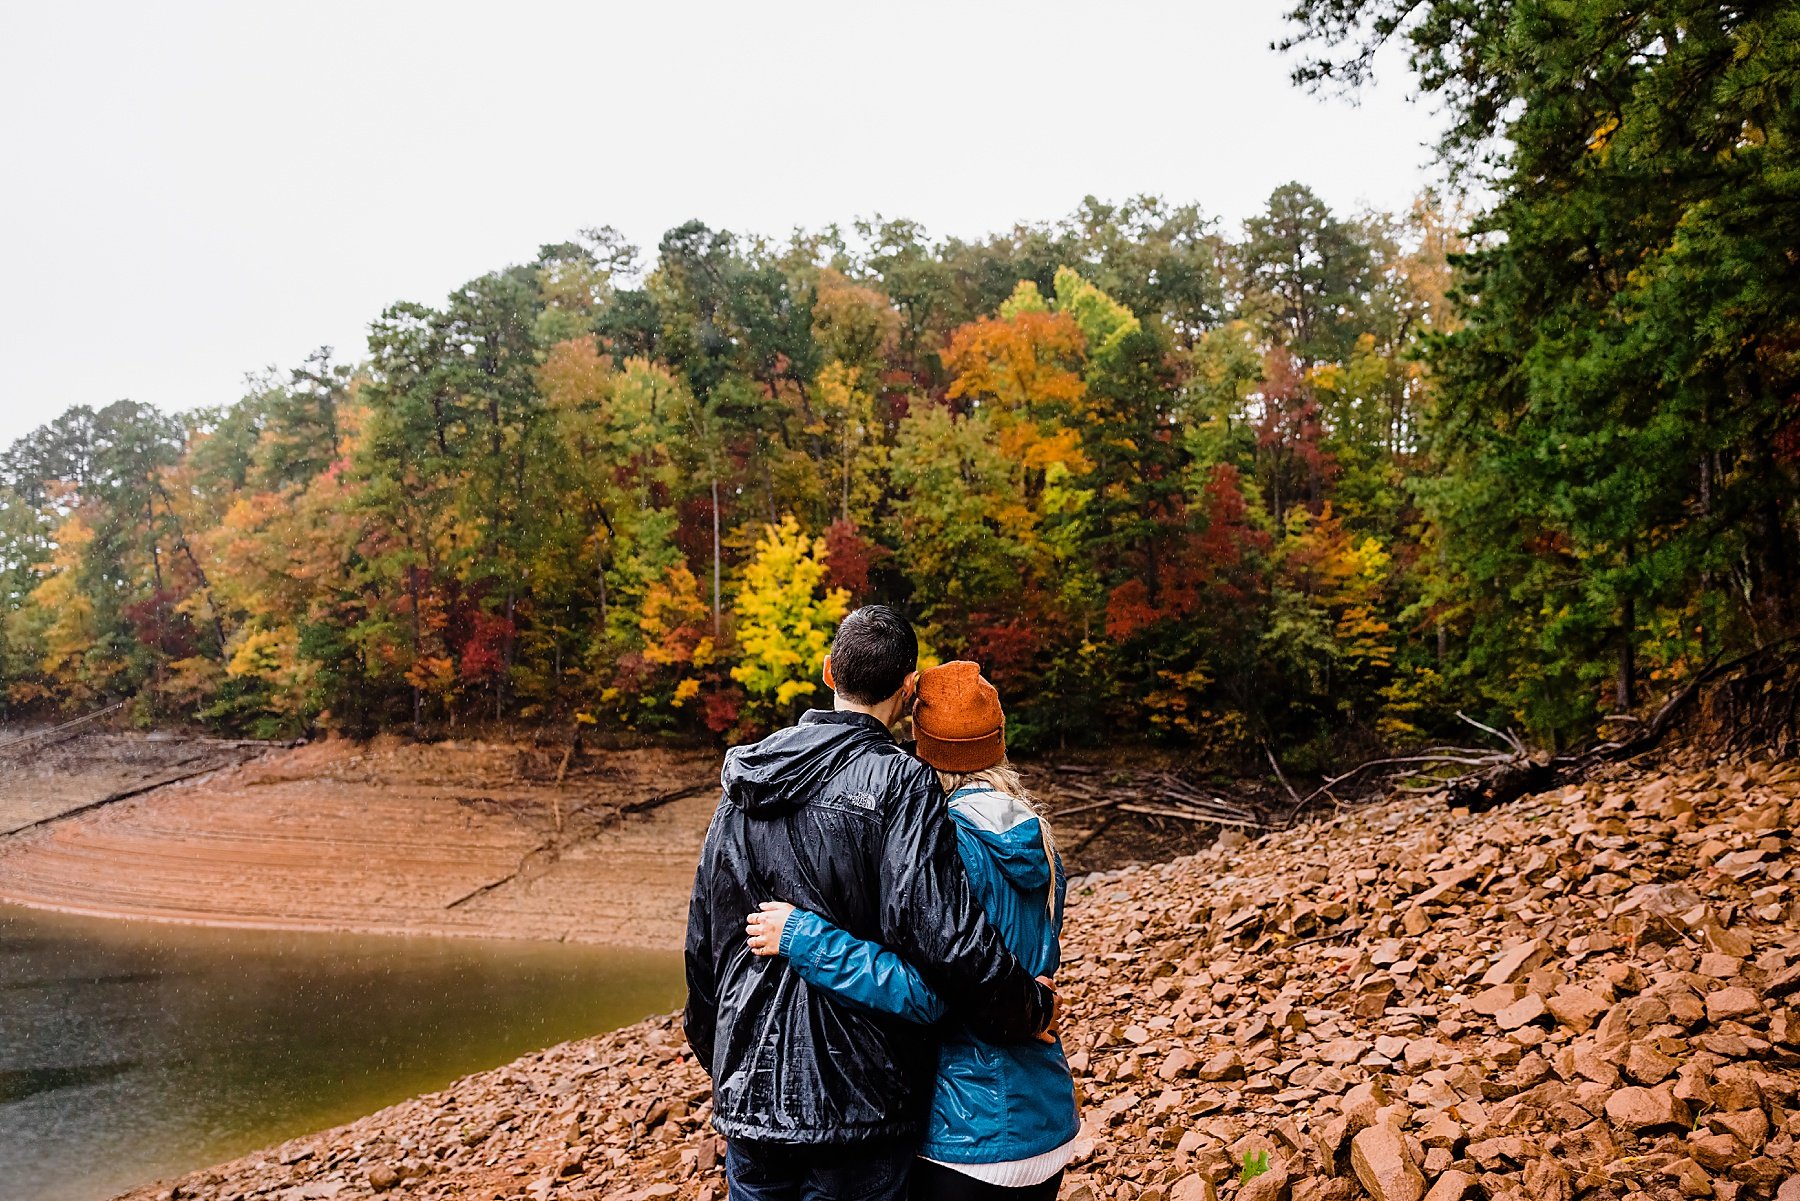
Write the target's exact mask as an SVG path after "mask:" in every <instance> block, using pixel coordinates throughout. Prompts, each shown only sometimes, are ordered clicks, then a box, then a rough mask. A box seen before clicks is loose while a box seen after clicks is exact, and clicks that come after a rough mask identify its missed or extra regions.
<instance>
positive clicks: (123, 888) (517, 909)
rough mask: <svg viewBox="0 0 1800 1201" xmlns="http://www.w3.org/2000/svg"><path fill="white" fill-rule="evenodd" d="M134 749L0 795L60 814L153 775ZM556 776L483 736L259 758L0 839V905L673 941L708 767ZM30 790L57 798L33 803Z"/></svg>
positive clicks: (712, 770)
mask: <svg viewBox="0 0 1800 1201" xmlns="http://www.w3.org/2000/svg"><path fill="white" fill-rule="evenodd" d="M141 745H142V746H145V747H149V746H153V745H155V744H151V743H148V742H145V743H142V744H141ZM163 745H164V746H165V747H166V746H172V745H174V744H163ZM148 753H149V752H147V751H136V752H134V755H135V757H132V756H126V757H125V760H124V762H122V763H112V764H109V763H106V762H100V763H98V764H92V765H89V766H87V767H86V768H85V769H84V768H83V767H82V765H81V764H72V765H66V767H67V770H64V771H62V772H60V773H44V774H41V775H38V776H31V777H28V776H26V775H24V774H23V773H20V774H19V775H17V776H15V777H12V778H11V779H10V780H9V784H8V788H7V789H6V791H7V792H8V794H9V797H10V798H11V799H9V800H8V801H5V802H0V803H3V804H5V805H7V806H10V807H11V808H16V809H19V810H20V811H21V812H23V811H25V810H27V809H29V810H31V811H32V812H34V813H35V812H37V811H38V810H40V809H45V808H46V807H52V808H54V807H61V808H71V807H74V806H76V805H77V804H79V802H80V801H81V799H82V796H83V795H85V793H83V791H82V790H83V789H87V790H88V791H90V792H91V791H94V790H96V789H99V788H102V787H107V788H110V787H113V786H114V785H115V784H116V783H117V780H116V779H115V777H118V778H124V777H126V776H129V775H132V774H133V773H134V772H136V774H137V776H139V777H142V778H144V779H147V780H154V779H155V778H156V776H155V775H154V773H153V772H146V771H140V770H139V768H140V767H141V766H142V764H141V763H140V760H142V758H143V757H144V755H145V754H148ZM162 753H163V754H164V756H165V757H167V756H168V755H171V754H174V752H173V751H168V750H164V751H163V752H162ZM176 757H180V756H176ZM152 766H153V767H154V768H155V769H156V770H157V771H162V770H166V768H167V764H165V763H163V762H162V761H161V760H157V761H156V762H155V763H153V765H152ZM562 767H563V765H562V763H561V757H560V755H559V754H557V753H555V752H551V751H533V750H530V749H528V748H519V747H514V746H510V745H487V744H480V743H469V744H456V743H447V744H446V743H438V744H433V745H430V746H419V745H409V744H404V743H401V742H399V741H397V740H377V742H376V743H374V744H371V745H367V746H362V745H357V744H354V743H348V742H323V743H318V744H314V745H310V746H305V747H300V748H296V749H293V750H289V751H283V752H278V753H274V754H269V755H265V756H263V757H261V758H259V759H257V760H256V761H255V762H251V763H247V764H243V765H241V766H235V767H232V766H227V767H225V768H223V769H222V770H219V771H216V772H213V773H212V774H210V775H206V776H204V777H202V778H198V779H192V780H189V781H187V782H184V783H181V784H176V785H173V786H171V787H166V788H161V789H158V790H156V791H154V792H151V793H148V794H146V795H143V796H139V797H135V798H132V799H128V800H123V801H119V802H117V803H115V804H109V805H105V806H103V807H100V808H95V809H90V810H87V811H85V812H79V813H77V814H75V815H74V816H70V817H67V818H65V819H62V820H58V821H53V822H50V823H49V824H46V825H42V826H39V827H37V828H34V829H31V830H28V831H26V832H24V833H21V834H15V835H13V836H12V837H10V838H4V839H3V840H0V901H9V902H14V903H18V904H24V905H32V906H37V907H41V908H47V909H56V910H61V911H65V912H73V913H85V914H96V915H101V916H120V917H134V918H147V919H152V920H161V921H179V922H193V923H203V924H219V925H248V926H268V927H276V928H289V929H320V930H358V931H373V932H381V933H407V934H464V935H481V936H487V937H509V938H550V939H566V940H572V941H581V942H602V943H611V944H615V945H627V946H655V947H669V946H674V945H677V944H678V943H679V941H680V937H681V931H682V926H683V920H684V914H685V910H686V905H687V896H688V890H689V888H690V886H691V884H692V881H693V864H694V860H695V858H696V856H697V854H698V851H699V846H700V840H701V838H702V836H703V835H704V833H705V829H706V822H707V820H708V818H709V817H710V816H711V814H712V809H713V806H714V803H715V801H716V793H715V792H714V791H713V783H714V781H716V780H717V778H718V758H717V756H716V755H713V754H711V753H708V752H670V751H663V750H635V751H617V752H593V753H591V754H589V755H587V756H584V757H583V758H582V759H581V761H580V763H579V765H578V766H576V767H575V768H574V769H573V770H566V769H565V772H564V777H563V779H562V781H561V782H560V783H559V782H558V781H557V779H556V773H557V771H558V770H559V769H560V768H562ZM34 787H35V788H39V789H42V790H50V791H51V792H53V795H52V796H51V797H50V799H49V800H47V801H40V800H38V799H36V795H37V794H36V793H34V792H33V791H32V790H33V788H34ZM689 787H692V788H694V789H695V791H694V792H693V794H692V795H689V796H686V797H683V798H681V799H676V800H673V801H670V802H668V803H666V804H647V803H649V802H653V801H654V800H655V799H656V798H659V797H661V796H666V795H667V794H669V793H671V792H676V791H680V790H683V789H686V788H689ZM78 794H81V795H78ZM634 810H636V811H634Z"/></svg>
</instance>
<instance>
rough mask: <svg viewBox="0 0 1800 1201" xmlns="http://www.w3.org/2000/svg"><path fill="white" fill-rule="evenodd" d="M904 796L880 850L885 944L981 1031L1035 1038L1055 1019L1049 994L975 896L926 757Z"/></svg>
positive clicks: (902, 789)
mask: <svg viewBox="0 0 1800 1201" xmlns="http://www.w3.org/2000/svg"><path fill="white" fill-rule="evenodd" d="M896 792H897V795H896V797H895V799H894V802H893V805H892V807H891V808H890V810H889V812H888V816H887V826H886V829H885V831H884V835H883V843H882V853H881V893H880V896H881V942H882V945H884V946H886V947H888V948H889V949H891V950H893V951H895V952H897V953H898V954H899V955H900V956H901V957H902V958H904V959H906V960H907V961H908V962H910V963H912V964H915V965H917V967H918V968H919V970H920V972H921V974H923V976H924V977H925V980H926V982H927V983H928V984H929V985H930V986H931V988H932V991H934V992H935V993H937V995H938V996H939V997H942V998H943V999H944V1000H945V1001H946V1002H948V1004H949V1006H950V1009H951V1011H952V1012H953V1013H954V1014H955V1015H956V1016H957V1017H958V1018H960V1019H961V1020H962V1021H963V1022H964V1023H965V1024H966V1025H967V1026H968V1028H969V1029H970V1031H971V1032H973V1033H974V1034H975V1035H976V1036H977V1037H979V1038H984V1039H986V1040H988V1041H989V1042H1001V1043H1006V1042H1024V1041H1026V1040H1029V1039H1031V1038H1033V1037H1035V1036H1036V1035H1037V1033H1038V1032H1039V1031H1040V1030H1043V1029H1044V1028H1045V1027H1046V1026H1048V1025H1049V1023H1050V1014H1051V997H1050V991H1049V990H1048V989H1046V988H1045V987H1044V986H1043V985H1041V984H1039V983H1038V982H1037V981H1036V980H1035V979H1033V978H1032V976H1031V973H1030V972H1028V971H1026V970H1025V967H1024V965H1022V964H1021V963H1020V962H1019V961H1018V960H1017V959H1015V958H1014V957H1013V955H1012V954H1011V952H1009V951H1008V950H1007V949H1006V944H1005V943H1003V942H1002V941H1001V940H1000V935H999V933H998V932H997V931H995V929H994V928H993V926H991V925H990V924H989V923H988V920H987V915H986V914H984V913H983V912H982V911H981V906H980V904H979V903H977V901H976V900H975V896H974V894H973V892H971V890H970V888H969V876H968V871H967V869H966V868H965V867H964V865H963V858H962V855H961V854H960V853H959V852H958V850H957V845H956V835H955V833H954V831H953V830H952V828H951V822H950V814H949V806H948V805H947V804H945V802H944V791H943V789H942V788H941V787H939V785H938V781H937V775H936V774H935V773H934V772H932V770H931V769H930V768H928V767H926V766H925V765H924V764H922V763H917V764H916V767H915V768H909V769H908V770H907V771H906V772H905V774H904V775H902V776H901V778H900V780H899V781H898V783H897V788H896Z"/></svg>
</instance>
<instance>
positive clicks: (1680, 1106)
mask: <svg viewBox="0 0 1800 1201" xmlns="http://www.w3.org/2000/svg"><path fill="white" fill-rule="evenodd" d="M1606 1117H1607V1120H1608V1121H1610V1122H1611V1123H1612V1124H1613V1125H1614V1126H1617V1127H1618V1128H1619V1129H1621V1130H1625V1131H1631V1132H1635V1131H1640V1130H1656V1129H1662V1128H1665V1127H1669V1126H1685V1125H1687V1124H1688V1122H1689V1121H1690V1120H1691V1119H1690V1117H1689V1112H1688V1107H1687V1103H1686V1102H1684V1101H1681V1100H1679V1099H1678V1098H1677V1097H1676V1096H1675V1089H1674V1086H1673V1085H1668V1084H1663V1085H1658V1086H1657V1087H1656V1088H1622V1089H1620V1090H1619V1091H1618V1092H1616V1093H1614V1094H1613V1095H1612V1096H1610V1097H1608V1098H1607V1099H1606Z"/></svg>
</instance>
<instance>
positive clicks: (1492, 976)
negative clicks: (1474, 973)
mask: <svg viewBox="0 0 1800 1201" xmlns="http://www.w3.org/2000/svg"><path fill="white" fill-rule="evenodd" d="M1544 956H1545V950H1544V944H1543V943H1541V942H1539V941H1538V940H1537V939H1535V938H1533V939H1528V940H1526V941H1525V942H1522V943H1518V944H1516V945H1514V946H1511V947H1508V948H1506V949H1505V950H1504V951H1502V952H1501V953H1500V958H1498V959H1496V960H1495V961H1494V964H1493V966H1492V967H1490V968H1488V970H1487V972H1486V974H1484V975H1483V976H1482V977H1481V983H1482V985H1483V987H1487V988H1492V987H1493V986H1494V985H1496V984H1511V983H1512V982H1513V981H1514V980H1517V979H1518V978H1519V977H1520V976H1523V975H1524V974H1525V973H1526V972H1529V971H1530V970H1531V969H1532V968H1534V967H1536V966H1537V965H1538V964H1540V963H1542V962H1543V961H1544Z"/></svg>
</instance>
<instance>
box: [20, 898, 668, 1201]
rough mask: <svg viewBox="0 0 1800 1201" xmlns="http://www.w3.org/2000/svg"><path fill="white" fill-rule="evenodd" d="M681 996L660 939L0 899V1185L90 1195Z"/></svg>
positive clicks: (343, 1115) (355, 1113) (64, 1196)
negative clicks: (395, 934)
mask: <svg viewBox="0 0 1800 1201" xmlns="http://www.w3.org/2000/svg"><path fill="white" fill-rule="evenodd" d="M681 996H682V982H681V958H680V955H679V954H678V953H675V952H654V951H630V950H617V949H611V948H593V947H578V946H559V945H555V944H546V943H526V942H502V941H487V940H474V939H451V938H442V939H434V938H389V937H376V936H367V937H365V936H360V935H336V934H289V933H273V932H266V931H240V930H210V929H200V928H194V927H185V926H169V925H153V924H149V923H137V922H113V921H103V920H89V919H83V918H71V917H61V916H57V915H52V914H42V913H37V912H33V911H30V910H24V909H18V908H13V907H10V906H4V905H0V1201H95V1199H97V1198H102V1197H108V1196H111V1195H112V1194H114V1193H116V1192H119V1191H121V1190H123V1189H127V1188H131V1187H133V1186H136V1185H140V1184H145V1183H148V1182H150V1181H152V1180H155V1179H158V1178H160V1177H164V1176H170V1175H174V1174H176V1173H179V1172H183V1171H187V1170H190V1169H193V1168H197V1167H203V1166H205V1165H207V1164H211V1163H216V1162H218V1161H220V1160H224V1159H230V1158H234V1157H236V1156H238V1155H241V1154H244V1153H245V1152H247V1151H251V1150H254V1149H255V1148H257V1147H260V1146H264V1145H266V1144H268V1143H271V1142H277V1141H280V1140H282V1139H285V1138H291V1137H293V1136H294V1135H298V1134H304V1133H306V1132H308V1131H312V1130H317V1129H320V1128H322V1127H326V1126H331V1125H335V1124H337V1123H340V1122H345V1121H348V1120H350V1119H352V1118H355V1117H359V1116H361V1115H362V1114H365V1113H368V1112H370V1111H372V1110H375V1109H379V1108H381V1107H382V1106H384V1105H388V1104H392V1103H393V1102H395V1101H399V1100H401V1099H403V1098H406V1097H410V1096H413V1095H414V1094H417V1093H420V1092H428V1091H430V1090H432V1089H435V1088H439V1087H442V1086H443V1085H445V1084H447V1083H449V1082H450V1081H452V1080H454V1079H456V1078H457V1077H458V1076H462V1075H466V1074H468V1073H469V1072H474V1071H479V1070H481V1069H483V1068H489V1067H494V1066H496V1065H498V1064H501V1063H505V1062H507V1061H508V1060H510V1059H514V1058H517V1057H518V1056H519V1055H522V1054H524V1053H525V1052H527V1051H531V1050H535V1049H537V1048H539V1047H546V1046H550V1045H552V1044H554V1043H558V1042H562V1041H564V1040H566V1039H570V1038H576V1037H580V1036H582V1035H588V1034H595V1033H599V1032H601V1031H605V1030H610V1029H615V1028H617V1027H619V1026H622V1025H625V1024H627V1023H630V1022H633V1021H636V1020H637V1019H639V1018H642V1017H645V1016H647V1015H649V1014H652V1013H658V1012H666V1011H667V1010H670V1009H673V1008H675V1007H676V1006H677V1005H679V1004H680V1003H681Z"/></svg>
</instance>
